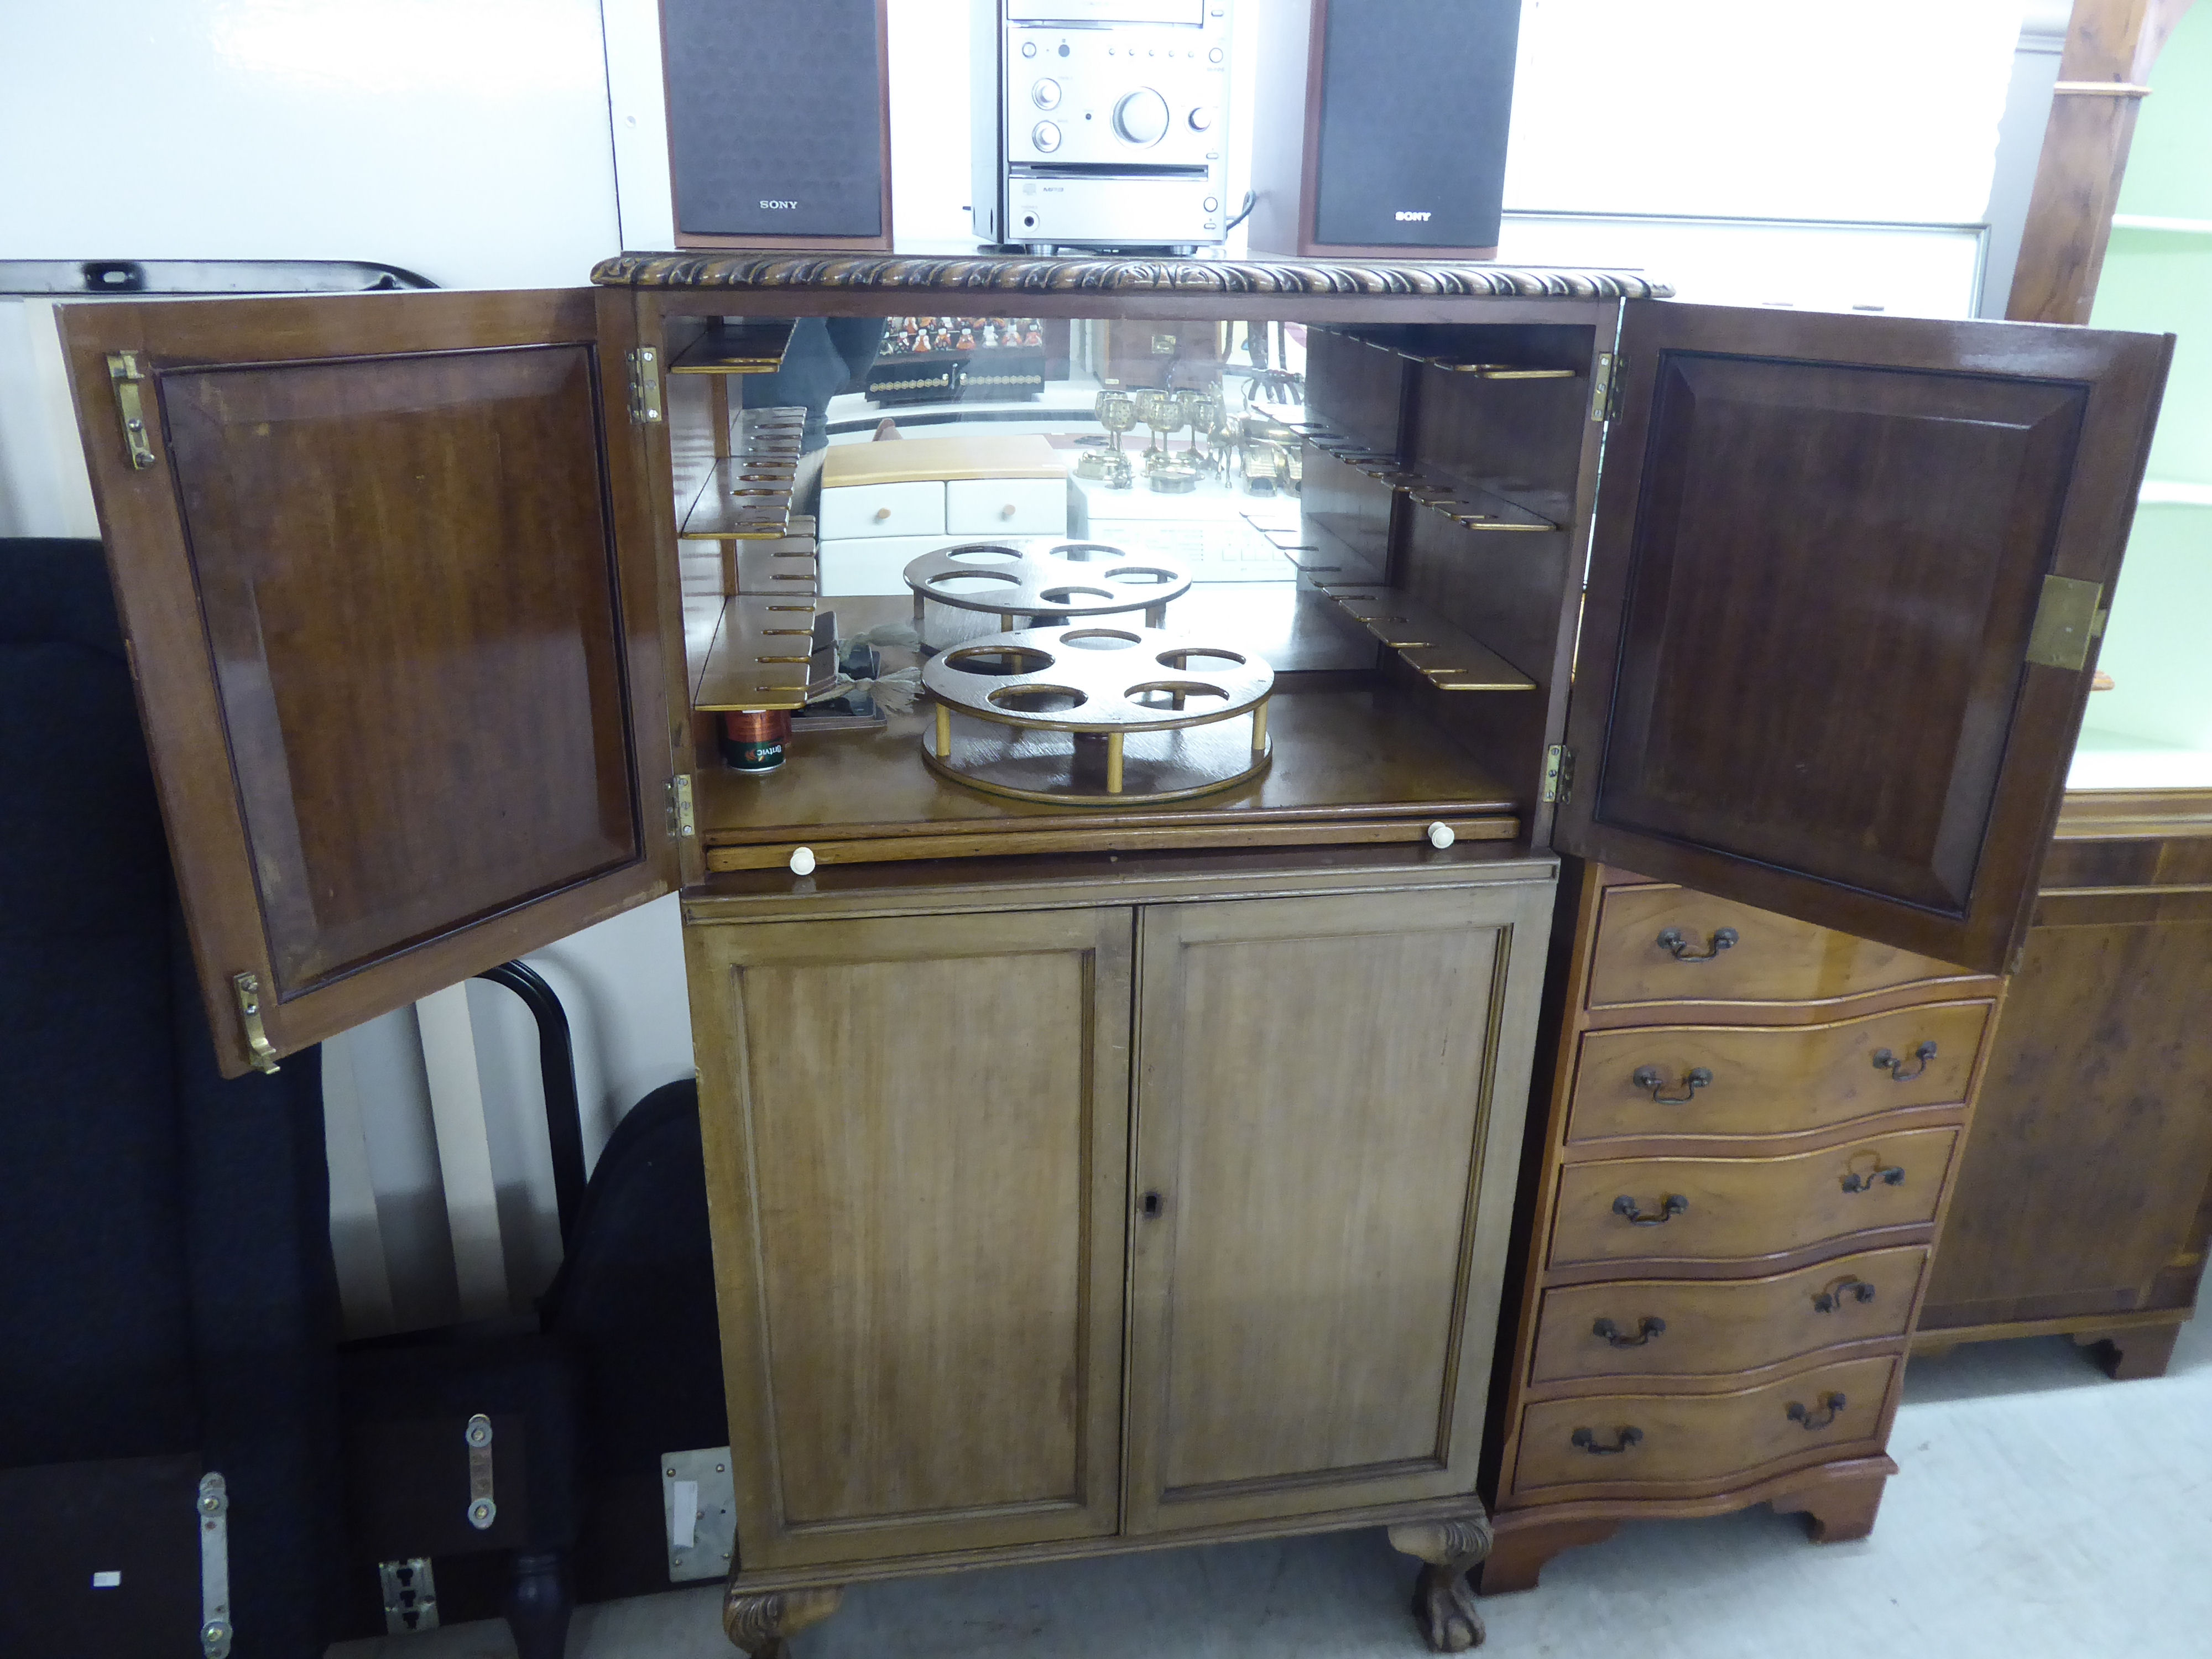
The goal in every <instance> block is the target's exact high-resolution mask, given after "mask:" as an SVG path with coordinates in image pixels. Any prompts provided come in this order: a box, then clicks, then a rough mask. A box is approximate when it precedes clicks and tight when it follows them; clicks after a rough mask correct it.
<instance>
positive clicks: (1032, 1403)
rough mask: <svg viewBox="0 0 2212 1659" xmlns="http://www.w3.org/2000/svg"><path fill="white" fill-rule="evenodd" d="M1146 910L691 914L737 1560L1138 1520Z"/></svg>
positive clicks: (1055, 1532) (1062, 1534)
mask: <svg viewBox="0 0 2212 1659" xmlns="http://www.w3.org/2000/svg"><path fill="white" fill-rule="evenodd" d="M684 931H685V935H686V943H687V949H688V951H689V952H690V959H691V975H690V980H691V997H692V1024H693V1036H694V1041H695V1042H696V1044H697V1046H698V1051H699V1065H700V1104H701V1133H702V1138H703V1139H704V1141H705V1146H706V1155H707V1186H708V1209H709V1212H710V1214H711V1215H712V1217H713V1220H714V1263H715V1274H716V1281H717V1297H716V1299H717V1301H718V1303H719V1304H720V1308H721V1310H722V1342H723V1364H724V1369H725V1372H726V1376H727V1378H728V1385H729V1393H730V1432H731V1436H732V1446H733V1448H734V1449H735V1451H736V1454H737V1456H736V1469H737V1483H738V1550H739V1553H740V1555H741V1557H742V1559H743V1560H744V1565H745V1566H746V1567H747V1568H749V1569H751V1568H764V1567H782V1566H803V1565H814V1564H819V1563H824V1562H836V1561H849V1560H868V1559H881V1558H886V1557H899V1556H916V1555H930V1554H939V1553H947V1552H953V1551H959V1550H967V1549H977V1548H985V1547H993V1546H998V1545H1005V1544H1019V1543H1035V1542H1039V1541H1050V1540H1055V1539H1068V1538H1084V1537H1093V1536H1098V1535H1102V1534H1111V1533H1113V1532H1114V1531H1115V1528H1116V1527H1117V1525H1118V1524H1119V1522H1120V1519H1121V1494H1120V1480H1119V1476H1120V1470H1121V1445H1120V1428H1121V1326H1122V1305H1123V1304H1122V1274H1123V1270H1124V1261H1123V1246H1124V1243H1125V1237H1126V1235H1125V1231H1124V1225H1123V1218H1124V1216H1125V1214H1126V1211H1127V1191H1128V1158H1127V1145H1128V1099H1129V1077H1128V1037H1129V993H1130V983H1129V963H1130V950H1131V941H1132V933H1133V921H1132V915H1131V912H1130V911H1129V910H1128V909H1127V908H1101V909H1091V910H1060V911H1048V912H1041V913H1028V914H1024V913H1015V914H1011V915H984V916H946V917H923V918H905V919H901V920H898V921H820V922H792V923H775V924H769V925H765V926H752V927H732V926H720V927H716V926H696V927H688V928H686V929H685V930H684Z"/></svg>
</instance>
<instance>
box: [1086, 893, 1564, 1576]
mask: <svg viewBox="0 0 2212 1659" xmlns="http://www.w3.org/2000/svg"><path fill="white" fill-rule="evenodd" d="M1551 895H1552V888H1551V886H1550V884H1548V883H1529V884H1517V885H1516V884H1504V883H1501V884H1494V885H1490V886H1480V887H1477V886H1469V887H1463V888H1446V889H1437V890H1426V891H1418V892H1407V893H1395V892H1394V893H1388V894H1383V893H1376V894H1366V895H1362V896H1357V897H1334V896H1330V897H1314V898H1286V899H1259V900H1250V901H1245V902H1225V903H1212V904H1192V905H1158V906H1150V907H1147V908H1146V909H1145V910H1144V911H1143V912H1142V913H1141V921H1140V925H1139V937H1140V943H1139V963H1140V972H1139V986H1140V989H1139V1002H1138V1038H1137V1046H1138V1087H1137V1113H1136V1122H1137V1137H1138V1146H1137V1151H1136V1154H1135V1158H1134V1168H1135V1170H1136V1172H1137V1178H1136V1182H1135V1203H1134V1206H1133V1218H1132V1220H1131V1223H1130V1225H1131V1226H1132V1227H1133V1229H1134V1233H1133V1238H1132V1241H1131V1245H1132V1250H1131V1262H1132V1267H1131V1276H1130V1286H1131V1295H1132V1297H1133V1307H1132V1314H1131V1323H1130V1340H1131V1358H1130V1372H1129V1374H1130V1379H1131V1380H1130V1399H1129V1407H1128V1443H1127V1459H1128V1473H1127V1517H1126V1520H1125V1522H1124V1525H1125V1528H1126V1529H1127V1530H1128V1531H1130V1532H1133V1533H1142V1532H1158V1531H1164V1530H1170V1529H1174V1528H1191V1527H1204V1526H1212V1525H1219V1524H1225V1523H1230V1522H1242V1521H1250V1520H1255V1519H1262V1518H1269V1517H1274V1516H1286V1515H1312V1514H1318V1513H1325V1512H1328V1511H1331V1510H1346V1509H1352V1508H1356V1507H1358V1506H1362V1505H1367V1504H1386V1503H1391V1502H1395V1501H1400V1500H1405V1499H1413V1498H1439V1497H1448V1496H1454V1495H1457V1494H1459V1493H1462V1492H1473V1491H1474V1482H1475V1457H1476V1454H1477V1449H1478V1446H1479V1443H1480V1439H1481V1437H1482V1422H1483V1410H1484V1405H1485V1402H1486V1395H1487V1391H1488V1383H1489V1377H1490V1364H1491V1355H1492V1344H1493V1341H1494V1340H1495V1335H1496V1330H1497V1324H1498V1298H1499V1291H1500V1280H1501V1278H1502V1274H1503V1262H1504V1252H1505V1247H1506V1241H1507V1235H1508V1232H1509V1230H1510V1222H1511V1218H1512V1209H1513V1186H1514V1178H1515V1173H1516V1163H1517V1161H1518V1157H1519V1150H1520V1140H1521V1128H1522V1121H1523V1118H1524V1116H1525V1114H1526V1110H1527V1101H1528V1067H1529V1062H1530V1057H1531V1050H1532V1047H1533V1040H1534V1023H1535V1018H1536V997H1537V990H1538V981H1539V980H1540V979H1541V975H1542V969H1543V955H1544V945H1545V933H1546V919H1547V916H1548V915H1549V912H1550V901H1551Z"/></svg>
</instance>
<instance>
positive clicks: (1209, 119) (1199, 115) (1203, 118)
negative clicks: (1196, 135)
mask: <svg viewBox="0 0 2212 1659" xmlns="http://www.w3.org/2000/svg"><path fill="white" fill-rule="evenodd" d="M1212 125H1213V112H1212V110H1210V109H1203V108H1201V109H1194V110H1193V111H1191V112H1190V130H1191V131H1193V132H1204V131H1206V129H1207V128H1208V127H1210V126H1212Z"/></svg>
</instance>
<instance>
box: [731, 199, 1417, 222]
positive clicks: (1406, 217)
mask: <svg viewBox="0 0 2212 1659" xmlns="http://www.w3.org/2000/svg"><path fill="white" fill-rule="evenodd" d="M761 205H762V206H763V207H765V206H766V205H767V204H766V203H763V204H761ZM1429 217H1430V216H1429V215H1427V214H1425V213H1408V212H1407V211H1406V210H1404V209H1403V208H1401V209H1399V210H1398V222H1399V223H1400V224H1401V225H1425V224H1426V223H1427V222H1429Z"/></svg>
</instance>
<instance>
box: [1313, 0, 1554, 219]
mask: <svg viewBox="0 0 2212 1659" xmlns="http://www.w3.org/2000/svg"><path fill="white" fill-rule="evenodd" d="M1322 3H1325V4H1326V5H1327V7H1328V15H1327V25H1326V33H1325V34H1324V35H1323V37H1322V39H1323V48H1322V87H1321V112H1320V115H1321V143H1320V154H1319V158H1318V160H1319V167H1318V170H1317V176H1316V179H1315V185H1314V196H1315V200H1314V240H1316V242H1325V243H1338V244H1342V245H1345V246H1353V247H1405V248H1427V247H1495V246H1497V245H1498V211H1499V208H1500V206H1501V204H1502V202H1503V199H1504V185H1505V135H1506V130H1507V127H1508V126H1509V125H1510V122H1511V119H1512V114H1513V55H1514V51H1515V48H1516V46H1517V45H1518V44H1519V40H1520V34H1521V5H1520V0H1452V3H1451V4H1449V5H1437V4H1435V3H1433V0H1322ZM1421 214H1425V215H1426V217H1425V218H1419V217H1406V216H1407V215H1421Z"/></svg>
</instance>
